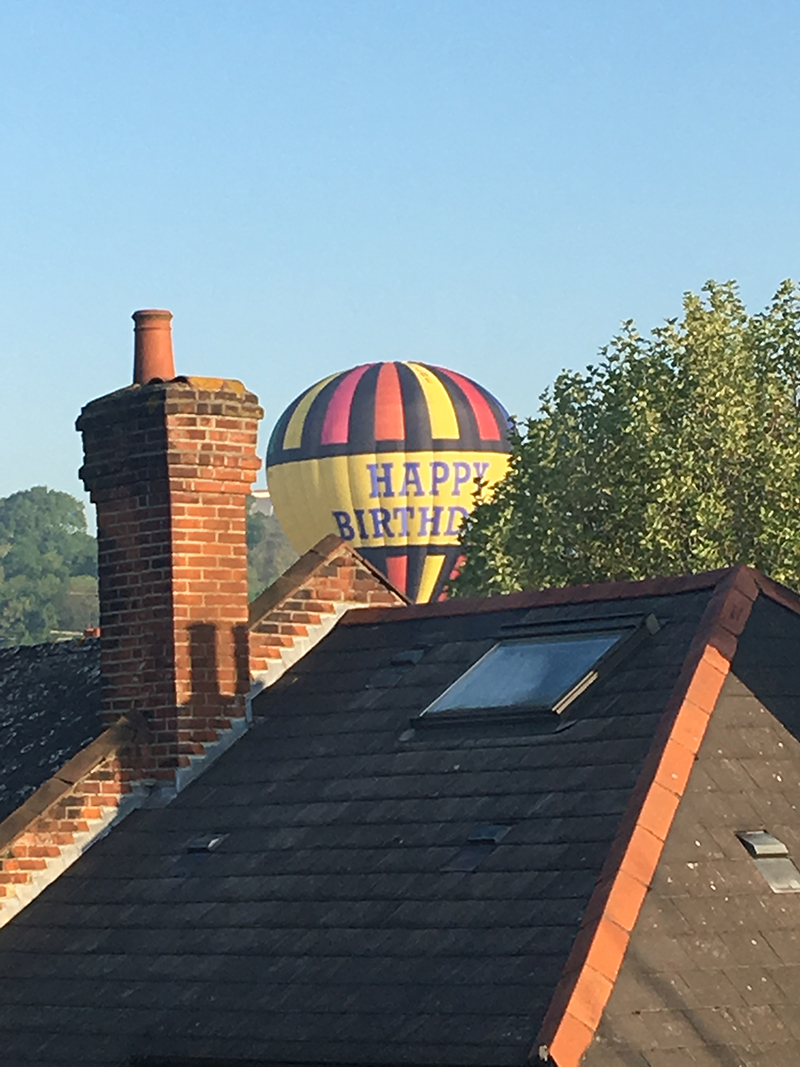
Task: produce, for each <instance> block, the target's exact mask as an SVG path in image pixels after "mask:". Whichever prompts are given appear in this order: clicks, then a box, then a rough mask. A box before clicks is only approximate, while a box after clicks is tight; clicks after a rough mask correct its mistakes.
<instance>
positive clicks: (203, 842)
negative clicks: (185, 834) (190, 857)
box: [186, 834, 228, 852]
mask: <svg viewBox="0 0 800 1067" xmlns="http://www.w3.org/2000/svg"><path fill="white" fill-rule="evenodd" d="M227 836H228V835H227V834H206V835H205V836H203V837H193V838H192V840H191V841H190V842H189V844H188V845H187V846H186V851H187V852H213V851H214V849H215V848H218V847H219V846H220V845H221V844H222V842H223V841H224V840H225V838H226V837H227Z"/></svg>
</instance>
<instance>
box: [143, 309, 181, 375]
mask: <svg viewBox="0 0 800 1067" xmlns="http://www.w3.org/2000/svg"><path fill="white" fill-rule="evenodd" d="M133 321H134V327H133V332H134V347H133V381H134V384H137V385H147V383H148V382H151V381H153V379H154V378H157V379H159V380H160V381H163V382H169V381H172V379H173V378H174V377H175V360H174V358H173V355H172V328H171V325H170V324H171V322H172V312H171V311H164V310H163V309H156V308H151V309H148V310H144V311H134V313H133Z"/></svg>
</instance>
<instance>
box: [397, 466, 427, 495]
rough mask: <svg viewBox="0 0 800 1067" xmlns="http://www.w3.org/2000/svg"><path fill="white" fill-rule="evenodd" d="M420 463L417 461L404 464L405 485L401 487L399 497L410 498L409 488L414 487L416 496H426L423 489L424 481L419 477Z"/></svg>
mask: <svg viewBox="0 0 800 1067" xmlns="http://www.w3.org/2000/svg"><path fill="white" fill-rule="evenodd" d="M419 466H420V465H419V463H418V462H416V461H410V462H408V463H404V464H403V467H404V474H403V484H402V485H401V486H400V492H399V493H398V494H397V495H398V496H408V495H409V488H410V487H411V486H412V485H413V486H414V489H415V490H416V492H415V493H414V496H425V490H424V489H423V488H422V479H421V478H420V476H419Z"/></svg>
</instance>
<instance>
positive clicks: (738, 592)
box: [530, 566, 799, 1067]
mask: <svg viewBox="0 0 800 1067" xmlns="http://www.w3.org/2000/svg"><path fill="white" fill-rule="evenodd" d="M760 578H761V576H760V575H758V574H757V572H753V571H752V570H751V569H750V568H748V567H744V566H739V567H734V568H731V569H730V570H728V571H725V572H722V574H721V575H719V572H718V580H717V582H716V583H715V589H714V593H713V594H712V596H711V597H710V599H709V602H708V604H707V606H706V610H705V611H704V613H703V617H702V618H701V620H700V623H699V625H698V627H697V630H696V632H695V635H694V638H693V639H692V642H691V644H690V646H689V650H688V652H687V655H686V658H685V660H684V664H683V668H682V670H681V672H680V675H679V677H678V680H677V682H676V683H675V686H674V688H673V691H672V693H671V695H670V698H669V700H668V701H667V705H666V707H665V709H664V713H663V715H662V718H661V721H660V723H659V725H658V728H657V729H656V732H655V735H654V738H653V742H652V744H651V746H650V751H649V752H648V754H647V756H646V758H645V761H644V764H643V766H642V770H641V772H640V775H639V779H638V781H637V783H636V785H635V786H634V789H633V792H632V794H631V798H630V801H629V803H628V808H627V810H626V812H625V814H624V815H623V817H622V820H621V821H620V825H619V828H618V830H617V834H616V837H615V839H614V841H613V843H612V845H611V848H610V849H609V853H608V856H607V857H606V861H605V863H604V865H603V869H602V871H601V872H600V877H599V879H598V881H597V885H596V887H595V889H594V892H593V893H592V896H591V898H590V900H589V904H588V906H587V908H586V911H585V913H584V917H583V921H582V924H581V930H580V932H579V933H578V936H577V937H576V939H575V941H574V943H573V946H572V950H571V952H570V955H569V957H568V959H567V962H566V963H565V965H564V969H563V972H562V975H561V978H560V980H559V982H558V985H557V986H556V989H555V993H554V995H553V998H552V1000H551V1002H550V1006H549V1008H548V1010H547V1013H546V1015H545V1018H544V1021H543V1023H542V1026H541V1029H540V1031H539V1035H538V1037H537V1039H536V1043H535V1045H534V1048H533V1049H532V1050H531V1053H530V1059H531V1060H537V1059H538V1060H543V1059H547V1060H548V1061H549V1062H552V1063H554V1064H555V1065H556V1067H579V1064H580V1062H581V1060H582V1058H583V1055H584V1053H585V1052H586V1050H587V1048H588V1047H589V1045H590V1044H591V1042H592V1040H593V1039H594V1035H595V1032H596V1030H597V1026H598V1025H599V1022H600V1019H601V1017H602V1014H603V1011H604V1009H605V1006H606V1004H607V1003H608V999H609V997H610V996H611V992H612V991H613V988H614V981H615V980H616V977H617V974H618V973H619V969H620V967H621V966H622V961H623V959H624V956H625V952H626V950H627V946H628V941H629V939H630V935H631V933H632V931H633V929H634V927H635V925H636V921H637V919H638V917H639V912H640V910H641V906H642V904H643V902H644V898H645V896H646V894H647V891H648V889H649V887H650V884H651V882H652V878H653V875H654V874H655V870H656V867H657V865H658V862H659V860H660V858H661V853H662V851H663V847H664V843H665V841H666V839H667V836H668V835H669V831H670V827H671V825H672V821H673V818H674V816H675V813H676V811H677V809H678V805H679V804H680V801H681V797H682V796H683V794H684V791H685V789H686V785H687V783H688V781H689V775H690V773H691V769H692V766H693V764H694V761H695V759H696V757H697V753H698V751H699V748H700V745H701V743H702V740H703V737H704V735H705V730H706V726H707V725H708V721H709V719H710V717H711V714H712V713H713V711H714V707H715V706H716V702H717V699H718V697H719V693H720V691H721V689H722V686H723V683H724V682H725V679H726V677H727V675H728V672H729V670H730V664H731V659H732V658H733V653H734V652H735V649H736V642H737V639H738V636H739V634H740V633H741V632H742V630H743V629H744V626H745V624H746V622H747V617H748V616H749V614H750V611H751V609H752V606H753V604H754V602H755V600H756V598H757V597H758V595H759V592H760V591H761V583H760V581H759V579H760ZM764 592H766V590H764ZM767 595H769V594H767ZM795 610H799V609H795ZM723 650H724V651H723Z"/></svg>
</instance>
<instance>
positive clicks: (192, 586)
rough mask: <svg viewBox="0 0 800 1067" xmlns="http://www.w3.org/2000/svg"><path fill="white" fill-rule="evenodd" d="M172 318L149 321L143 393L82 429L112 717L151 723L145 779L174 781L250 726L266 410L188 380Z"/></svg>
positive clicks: (130, 393) (144, 314) (237, 390)
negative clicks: (256, 503) (252, 554)
mask: <svg viewBox="0 0 800 1067" xmlns="http://www.w3.org/2000/svg"><path fill="white" fill-rule="evenodd" d="M171 318H172V316H171V314H170V312H168V311H140V312H136V314H135V315H134V320H135V322H136V356H135V379H136V380H135V382H134V384H133V385H132V386H129V387H128V388H125V389H120V390H118V391H117V392H114V393H110V394H109V395H108V396H104V397H100V398H99V399H98V400H93V401H92V402H91V403H89V404H87V406H86V407H85V408H84V409H83V411H82V412H81V415H80V417H79V419H78V421H77V428H78V430H80V431H81V433H82V434H83V447H84V465H83V467H82V469H81V472H80V474H81V478H82V479H83V482H84V485H85V486H86V489H87V490H88V492H89V493H90V494H91V498H92V501H93V502H94V504H95V505H96V506H97V533H98V543H99V580H100V626H101V644H102V651H101V664H102V674H103V717H104V721H106V722H107V723H111V722H114V721H116V720H117V718H118V717H119V716H120V715H123V714H126V713H129V712H132V711H138V712H141V713H142V714H143V716H144V717H145V719H146V720H147V724H148V734H149V739H148V744H147V745H146V746H145V748H144V750H143V751H142V753H141V754H140V759H141V761H142V763H141V766H140V767H139V768H138V770H137V776H139V777H142V778H145V779H154V780H156V781H161V782H162V783H165V784H168V783H170V782H177V781H178V779H179V778H180V776H181V774H184V773H187V772H188V773H189V775H190V773H191V772H190V768H191V765H192V763H193V757H194V759H196V758H197V757H202V756H203V755H204V754H206V753H207V751H209V749H208V746H209V745H214V744H215V743H216V742H220V741H224V740H225V739H226V738H228V739H229V738H230V735H231V733H232V732H233V733H236V732H237V728H238V727H241V726H243V725H244V716H245V697H246V694H247V692H248V690H249V688H250V673H249V664H248V643H247V619H248V604H247V542H246V533H245V522H246V504H245V501H246V497H247V494H248V492H249V490H250V485H251V483H252V481H253V480H254V478H255V476H256V472H257V471H258V468H259V467H260V460H259V459H258V458H257V457H256V432H257V427H258V420H259V419H260V418H261V416H262V415H263V411H262V409H261V408H260V407H259V404H258V398H257V397H256V396H255V395H254V394H253V393H249V392H248V391H247V390H246V389H245V388H244V386H243V385H242V384H241V382H237V381H231V380H227V379H223V378H177V379H176V378H175V372H174V366H173V363H172V342H171V337H170V320H171ZM167 377H169V378H170V379H172V380H167Z"/></svg>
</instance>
